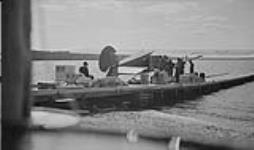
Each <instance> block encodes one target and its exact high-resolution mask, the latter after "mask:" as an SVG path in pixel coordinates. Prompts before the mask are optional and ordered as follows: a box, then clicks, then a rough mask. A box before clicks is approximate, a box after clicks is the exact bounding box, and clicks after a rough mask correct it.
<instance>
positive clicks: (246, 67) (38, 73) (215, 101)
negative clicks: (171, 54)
mask: <svg viewBox="0 0 254 150" xmlns="http://www.w3.org/2000/svg"><path fill="white" fill-rule="evenodd" d="M60 64H68V65H75V66H76V71H78V67H79V66H81V65H82V61H35V62H33V71H32V73H33V82H34V83H35V82H38V81H53V80H54V78H55V77H54V76H55V75H54V68H55V65H60ZM89 68H90V72H91V74H93V75H95V77H103V76H104V73H102V72H100V71H99V69H98V63H97V61H89ZM195 69H196V70H197V71H198V72H205V73H206V74H207V75H210V74H217V73H229V74H228V75H227V76H225V77H229V76H235V75H240V74H247V73H254V61H195ZM212 79H216V78H212ZM253 89H254V82H251V83H247V84H244V85H240V86H236V87H232V88H230V89H225V90H221V91H219V92H215V93H213V94H210V95H207V96H202V97H200V98H198V99H196V100H193V101H185V102H182V103H179V104H176V105H175V106H173V107H163V108H162V110H161V111H163V112H165V113H172V114H178V115H182V116H188V117H192V118H197V119H201V120H204V121H210V122H216V123H218V124H221V125H223V126H228V127H232V128H234V129H235V130H237V131H239V132H240V133H242V135H244V137H250V138H252V139H254V92H253Z"/></svg>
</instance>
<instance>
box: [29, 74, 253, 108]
mask: <svg viewBox="0 0 254 150" xmlns="http://www.w3.org/2000/svg"><path fill="white" fill-rule="evenodd" d="M251 81H254V74H249V75H243V76H238V77H233V78H228V79H221V80H218V81H207V82H203V83H193V84H178V83H172V84H161V85H135V86H121V87H110V88H109V87H107V88H80V89H64V88H63V89H41V90H38V91H32V97H33V100H34V103H35V105H37V106H51V107H58V106H60V107H62V106H63V105H62V104H63V103H61V104H59V103H57V102H56V101H55V100H57V99H64V98H71V99H73V100H75V101H76V102H78V106H79V107H80V109H88V110H90V111H96V110H97V109H98V110H99V109H100V108H102V109H103V108H113V109H117V110H118V109H128V110H132V109H134V110H135V109H140V108H156V107H158V106H164V105H168V106H170V105H173V104H175V103H177V102H179V101H181V100H188V99H195V98H197V97H198V96H202V95H205V94H209V93H212V92H216V91H218V90H221V89H226V88H230V87H233V86H236V85H241V84H244V83H246V82H251ZM67 105H69V104H67Z"/></svg>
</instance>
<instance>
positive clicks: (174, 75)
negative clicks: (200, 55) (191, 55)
mask: <svg viewBox="0 0 254 150" xmlns="http://www.w3.org/2000/svg"><path fill="white" fill-rule="evenodd" d="M187 61H188V63H189V65H190V70H189V73H194V63H193V62H192V60H191V59H188V60H187V59H186V60H184V59H183V58H177V61H176V62H175V63H174V62H173V61H172V59H170V58H168V57H167V56H160V58H159V62H158V65H157V67H156V68H157V69H155V71H154V75H153V76H152V80H151V81H152V83H153V82H154V83H156V82H157V83H158V82H159V83H160V82H168V81H167V79H168V80H170V81H172V79H174V80H175V81H176V82H179V78H180V75H182V74H184V70H185V63H186V62H187ZM165 78H167V79H165ZM158 80H159V81H158Z"/></svg>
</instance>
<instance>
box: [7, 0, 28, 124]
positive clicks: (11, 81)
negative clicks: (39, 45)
mask: <svg viewBox="0 0 254 150" xmlns="http://www.w3.org/2000/svg"><path fill="white" fill-rule="evenodd" d="M30 9H31V8H30V0H4V1H3V2H2V10H3V11H2V12H3V13H2V19H3V21H2V31H3V36H4V37H3V38H2V43H3V45H2V60H3V61H2V66H3V73H2V75H3V90H2V94H3V95H2V98H3V101H2V102H3V103H2V115H3V118H2V119H3V122H2V125H3V127H7V128H10V127H12V128H13V127H15V128H16V127H18V128H22V127H26V126H27V125H28V119H29V114H30V102H29V94H30V92H29V91H30V82H29V81H30V58H31V56H30V30H31V21H30V16H31V14H30Z"/></svg>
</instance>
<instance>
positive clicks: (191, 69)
mask: <svg viewBox="0 0 254 150" xmlns="http://www.w3.org/2000/svg"><path fill="white" fill-rule="evenodd" d="M189 64H190V73H191V74H192V73H194V63H193V62H192V60H191V59H190V60H189Z"/></svg>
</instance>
